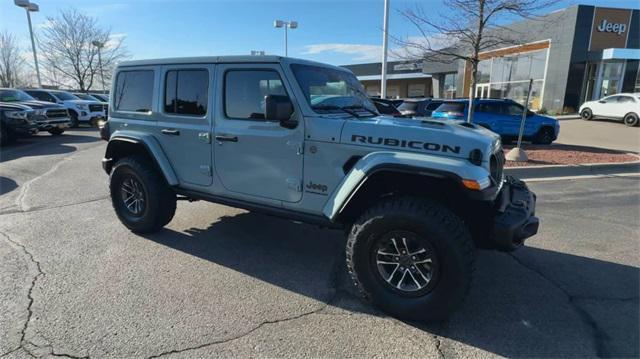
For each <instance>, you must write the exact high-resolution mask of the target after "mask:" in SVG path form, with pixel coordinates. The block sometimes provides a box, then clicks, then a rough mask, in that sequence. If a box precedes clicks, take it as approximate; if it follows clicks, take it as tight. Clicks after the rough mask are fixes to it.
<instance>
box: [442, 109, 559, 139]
mask: <svg viewBox="0 0 640 359" xmlns="http://www.w3.org/2000/svg"><path fill="white" fill-rule="evenodd" d="M473 105H474V109H475V113H474V114H473V122H474V123H476V124H478V125H480V126H483V127H486V128H488V129H490V130H491V131H493V132H495V133H497V134H499V135H500V136H501V137H502V139H503V141H504V142H508V141H511V140H514V139H517V138H518V131H520V121H521V120H522V111H524V106H522V105H520V104H519V103H517V102H515V101H513V100H498V99H475V100H473ZM468 107H469V101H468V100H466V99H459V100H449V101H446V102H444V103H443V104H442V105H440V107H438V108H437V109H436V110H435V111H433V113H432V114H431V116H432V117H433V118H435V119H448V120H463V121H465V120H466V119H467V109H468ZM559 133H560V124H559V123H558V120H556V119H555V118H552V117H548V116H542V115H538V114H536V113H533V112H531V111H529V112H528V113H527V119H526V121H525V124H524V134H523V139H524V140H526V141H531V142H532V143H535V144H545V145H548V144H550V143H551V142H553V141H555V140H556V139H557V138H558V134H559Z"/></svg>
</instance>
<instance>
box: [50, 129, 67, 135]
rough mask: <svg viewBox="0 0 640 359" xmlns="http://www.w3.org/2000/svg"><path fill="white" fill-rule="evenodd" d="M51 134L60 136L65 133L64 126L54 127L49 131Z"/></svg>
mask: <svg viewBox="0 0 640 359" xmlns="http://www.w3.org/2000/svg"><path fill="white" fill-rule="evenodd" d="M48 132H49V133H50V134H52V135H54V136H59V135H61V134H63V133H64V129H62V128H52V129H50V130H49V131H48Z"/></svg>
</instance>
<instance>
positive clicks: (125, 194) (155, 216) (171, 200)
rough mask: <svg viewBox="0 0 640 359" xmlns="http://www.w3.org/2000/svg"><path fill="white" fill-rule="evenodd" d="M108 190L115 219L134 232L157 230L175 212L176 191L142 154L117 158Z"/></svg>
mask: <svg viewBox="0 0 640 359" xmlns="http://www.w3.org/2000/svg"><path fill="white" fill-rule="evenodd" d="M109 189H110V192H111V202H112V204H113V208H114V209H115V211H116V214H117V215H118V218H119V219H120V221H121V222H122V223H123V224H124V225H125V226H126V227H127V228H129V229H130V230H131V231H133V232H136V233H151V232H155V231H158V230H159V229H160V228H162V227H163V226H165V225H166V224H167V223H169V222H170V221H171V219H172V218H173V215H174V214H175V211H176V195H175V193H174V192H173V191H172V190H171V189H170V188H169V187H168V186H167V184H166V183H165V182H164V180H163V178H162V175H161V174H160V173H158V171H157V170H156V169H155V167H154V166H153V165H152V164H151V163H149V161H148V160H146V159H145V158H143V157H140V156H133V157H125V158H123V159H120V160H119V161H118V162H117V163H116V165H115V167H114V168H113V172H111V178H110V184H109Z"/></svg>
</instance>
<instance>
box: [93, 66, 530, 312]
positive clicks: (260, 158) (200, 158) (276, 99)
mask: <svg viewBox="0 0 640 359" xmlns="http://www.w3.org/2000/svg"><path fill="white" fill-rule="evenodd" d="M114 79H115V81H114V83H113V86H112V89H111V94H112V96H111V97H110V101H111V103H110V108H111V109H112V111H111V113H110V116H109V120H108V122H107V124H106V125H105V127H104V128H103V129H102V135H103V137H104V138H106V139H108V140H109V143H108V146H107V149H106V154H105V157H104V159H103V160H102V165H103V168H104V170H105V171H106V172H107V174H110V190H111V199H112V202H113V207H114V209H115V211H116V214H117V215H118V217H119V218H120V220H121V221H122V223H123V224H124V225H125V226H127V227H128V228H129V229H131V230H132V231H133V232H136V233H149V232H155V231H158V230H160V229H161V228H162V227H163V226H165V225H166V224H167V223H169V222H170V221H171V219H172V217H173V215H174V213H175V210H176V200H178V199H188V200H199V199H202V200H207V201H211V202H216V203H221V204H224V205H229V206H234V207H239V208H244V209H247V210H251V211H259V212H263V213H267V214H272V215H275V216H280V217H284V218H287V219H291V220H294V221H302V222H307V223H312V224H318V225H322V226H327V227H331V228H336V229H343V230H345V232H346V233H347V234H348V240H347V245H346V263H347V266H348V271H349V273H350V275H351V277H352V278H353V281H354V283H355V285H356V286H357V287H358V288H359V289H360V290H361V292H362V293H363V294H364V295H365V297H367V298H369V299H370V300H371V301H372V302H373V303H374V304H376V305H377V306H379V307H380V308H382V309H383V310H385V311H387V312H389V313H392V314H393V315H395V316H397V317H400V318H403V319H413V320H416V319H417V320H439V319H443V318H445V317H446V316H447V315H448V314H449V313H451V312H452V310H453V309H454V308H456V307H457V306H458V305H459V304H460V303H461V302H462V300H463V299H464V297H465V295H466V293H467V292H468V290H469V286H470V283H471V277H472V273H473V265H474V250H475V248H477V247H480V248H494V249H498V250H501V251H511V250H514V249H516V248H517V247H519V246H520V245H522V243H523V241H524V240H525V239H526V238H528V237H530V236H532V235H534V234H535V233H536V232H537V230H538V219H537V218H536V217H535V216H534V214H535V202H536V199H535V195H534V194H533V193H532V192H530V191H529V190H528V189H527V186H526V185H525V184H524V183H523V182H521V181H519V180H517V179H514V178H510V177H506V178H505V177H504V176H503V172H502V170H503V163H504V157H503V152H502V145H501V143H500V139H499V137H498V136H497V135H496V134H494V133H492V132H490V131H488V130H486V129H483V128H482V127H479V126H475V125H472V124H466V123H455V122H451V121H450V122H437V121H430V120H424V121H420V120H415V119H406V118H393V117H387V116H381V115H379V114H378V113H377V111H376V110H375V106H374V105H373V104H372V103H371V101H370V100H369V99H368V97H367V95H366V93H365V91H364V89H363V87H362V86H361V84H360V83H359V82H358V80H357V79H356V77H355V76H354V75H353V74H352V73H351V72H350V71H348V70H346V69H344V68H340V67H334V66H329V65H325V64H320V63H315V62H310V61H304V60H298V59H292V58H285V57H275V56H221V57H203V58H182V59H164V60H143V61H130V62H124V63H121V64H120V65H119V66H118V68H117V70H116V71H115V74H114Z"/></svg>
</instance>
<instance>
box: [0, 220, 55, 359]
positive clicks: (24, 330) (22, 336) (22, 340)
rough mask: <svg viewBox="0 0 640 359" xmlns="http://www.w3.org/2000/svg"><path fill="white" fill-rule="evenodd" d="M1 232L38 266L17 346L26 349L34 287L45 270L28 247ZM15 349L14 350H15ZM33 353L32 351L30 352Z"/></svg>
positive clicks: (30, 288)
mask: <svg viewBox="0 0 640 359" xmlns="http://www.w3.org/2000/svg"><path fill="white" fill-rule="evenodd" d="M0 234H1V235H2V236H3V237H4V238H5V239H6V240H7V241H8V242H10V243H12V244H13V245H15V246H17V247H19V248H20V249H22V251H23V252H24V254H25V255H26V257H27V258H28V259H29V261H30V262H31V263H32V264H33V265H34V266H35V268H36V274H35V275H34V276H33V277H32V278H31V285H30V286H29V290H28V292H27V298H28V300H29V303H28V305H27V319H26V320H25V322H24V325H23V326H22V330H21V331H20V345H19V346H18V348H16V349H15V350H18V349H20V348H23V349H24V344H25V343H27V342H26V335H27V329H28V327H29V322H30V321H31V317H32V316H33V310H32V306H33V303H34V298H33V289H34V288H35V286H36V282H37V281H38V279H39V278H40V277H41V276H44V275H45V274H44V272H43V271H42V267H41V266H40V262H39V261H38V260H36V259H35V257H34V256H33V254H32V253H31V252H30V251H29V250H28V249H27V247H26V246H25V245H24V244H22V243H20V242H18V241H15V240H13V239H11V237H10V236H9V235H8V234H6V233H4V232H0ZM15 350H14V351H15ZM25 351H27V352H28V350H26V349H25ZM29 354H31V353H29Z"/></svg>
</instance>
